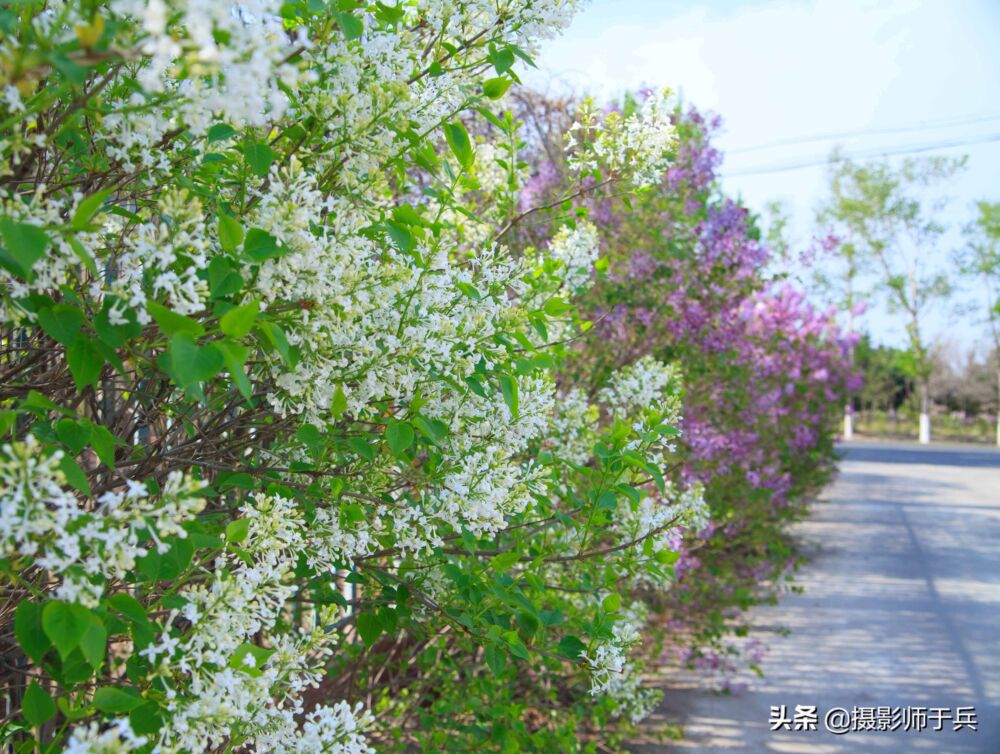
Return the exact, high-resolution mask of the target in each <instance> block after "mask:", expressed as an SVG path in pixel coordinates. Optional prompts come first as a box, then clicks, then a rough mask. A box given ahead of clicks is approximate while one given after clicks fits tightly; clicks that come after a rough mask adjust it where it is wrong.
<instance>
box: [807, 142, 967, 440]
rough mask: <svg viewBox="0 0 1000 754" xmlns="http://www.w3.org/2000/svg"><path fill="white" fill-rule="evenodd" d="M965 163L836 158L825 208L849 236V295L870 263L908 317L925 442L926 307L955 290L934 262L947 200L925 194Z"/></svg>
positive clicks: (889, 299) (894, 305) (895, 307)
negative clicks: (893, 162)
mask: <svg viewBox="0 0 1000 754" xmlns="http://www.w3.org/2000/svg"><path fill="white" fill-rule="evenodd" d="M964 164H965V158H964V157H963V158H958V159H954V158H947V157H931V158H923V159H908V160H905V161H904V162H903V163H902V164H901V165H900V166H898V167H894V166H893V165H891V164H890V163H888V162H871V163H867V164H857V163H855V162H853V161H851V160H849V159H844V158H841V157H839V156H837V155H834V158H833V161H832V165H831V177H830V191H831V196H830V198H829V200H828V201H827V203H826V205H825V206H824V207H823V208H822V209H821V211H820V216H821V217H823V218H825V219H826V220H828V221H829V222H830V223H831V225H832V226H833V227H834V229H835V231H836V232H838V233H840V234H842V235H843V236H844V237H845V238H846V239H847V243H844V244H842V245H841V246H840V254H841V256H842V258H843V259H844V260H845V264H846V267H847V273H845V278H844V279H845V280H846V281H847V283H848V286H847V290H848V292H849V293H851V292H853V283H854V282H855V281H856V280H857V277H858V275H859V274H860V272H861V270H862V267H863V266H864V265H866V264H871V266H872V267H874V269H875V271H876V274H877V276H878V278H879V285H880V288H881V290H882V293H883V295H884V297H885V302H886V304H887V305H888V308H889V311H890V312H891V313H901V314H902V315H903V320H904V327H905V331H906V337H907V345H908V348H907V358H906V361H905V364H904V368H905V369H906V371H907V373H908V374H909V375H911V376H912V377H913V378H914V379H915V380H916V382H917V385H918V389H919V401H920V431H919V439H920V442H921V443H928V442H930V384H929V380H930V373H931V361H930V346H929V344H928V342H927V340H926V335H925V333H924V332H923V329H922V326H923V323H924V320H925V317H926V314H927V312H928V310H929V309H930V308H931V307H932V306H933V305H934V304H935V303H937V302H939V301H940V300H942V299H944V298H946V297H947V296H948V295H949V294H950V291H951V286H950V283H949V280H948V277H947V275H946V274H944V273H943V272H941V271H939V270H934V269H929V265H928V260H930V259H932V258H933V256H934V252H935V250H936V248H937V247H938V245H939V244H940V242H941V239H942V236H943V235H944V233H945V232H946V230H947V228H946V226H945V225H944V224H942V223H941V222H940V221H939V219H938V218H939V212H940V210H941V208H942V206H943V201H942V200H935V199H933V198H929V197H928V195H927V193H928V190H929V189H930V188H932V187H934V186H936V185H937V184H940V183H942V182H944V181H947V180H948V179H950V178H951V177H952V176H954V175H955V174H956V173H957V172H958V171H959V170H961V169H962V167H964Z"/></svg>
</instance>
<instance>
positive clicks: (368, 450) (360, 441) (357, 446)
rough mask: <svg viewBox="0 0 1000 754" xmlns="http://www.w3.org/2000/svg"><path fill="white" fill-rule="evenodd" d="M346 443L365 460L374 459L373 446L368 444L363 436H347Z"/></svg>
mask: <svg viewBox="0 0 1000 754" xmlns="http://www.w3.org/2000/svg"><path fill="white" fill-rule="evenodd" d="M347 444H348V445H350V446H351V449H352V450H354V452H355V453H357V454H358V455H359V456H361V457H362V458H364V459H365V460H366V461H374V460H375V448H373V447H372V446H371V445H369V444H368V441H367V440H365V438H363V437H349V438H347Z"/></svg>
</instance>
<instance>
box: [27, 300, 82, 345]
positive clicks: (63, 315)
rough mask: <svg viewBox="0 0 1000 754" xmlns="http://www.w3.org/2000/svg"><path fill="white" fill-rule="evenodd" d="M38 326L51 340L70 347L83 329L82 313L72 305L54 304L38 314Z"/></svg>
mask: <svg viewBox="0 0 1000 754" xmlns="http://www.w3.org/2000/svg"><path fill="white" fill-rule="evenodd" d="M38 324H39V325H41V327H42V329H43V330H44V331H45V333H46V334H47V335H48V336H49V337H50V338H52V340H54V341H56V342H58V343H62V344H63V345H64V346H70V345H72V344H73V342H74V341H75V340H76V339H77V336H78V335H79V334H80V330H81V328H82V327H83V313H82V312H81V311H80V310H79V309H78V308H77V307H75V306H73V305H72V304H56V305H55V306H52V307H49V308H47V309H42V310H41V311H39V312H38Z"/></svg>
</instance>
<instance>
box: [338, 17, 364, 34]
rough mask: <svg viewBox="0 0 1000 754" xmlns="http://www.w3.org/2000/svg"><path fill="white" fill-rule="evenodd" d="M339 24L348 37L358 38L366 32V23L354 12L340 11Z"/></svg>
mask: <svg viewBox="0 0 1000 754" xmlns="http://www.w3.org/2000/svg"><path fill="white" fill-rule="evenodd" d="M337 25H338V26H339V27H340V30H341V31H342V32H343V33H344V36H345V37H346V38H347V39H349V40H350V39H357V38H358V37H360V36H361V35H362V34H364V33H365V25H364V23H363V22H362V21H361V19H360V18H358V17H357V16H355V15H354V14H353V13H338V14H337Z"/></svg>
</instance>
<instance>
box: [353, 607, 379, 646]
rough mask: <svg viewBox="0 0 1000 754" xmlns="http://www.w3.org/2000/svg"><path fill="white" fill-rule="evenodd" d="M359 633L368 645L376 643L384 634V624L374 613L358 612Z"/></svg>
mask: <svg viewBox="0 0 1000 754" xmlns="http://www.w3.org/2000/svg"><path fill="white" fill-rule="evenodd" d="M357 621H358V633H359V634H361V639H362V641H364V643H365V645H366V646H369V647H370V646H371V645H372V644H374V643H375V641H376V640H377V639H378V637H379V636H381V634H382V624H381V623H380V622H379V619H378V617H377V616H376V615H374V614H372V613H358V618H357Z"/></svg>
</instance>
